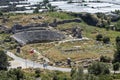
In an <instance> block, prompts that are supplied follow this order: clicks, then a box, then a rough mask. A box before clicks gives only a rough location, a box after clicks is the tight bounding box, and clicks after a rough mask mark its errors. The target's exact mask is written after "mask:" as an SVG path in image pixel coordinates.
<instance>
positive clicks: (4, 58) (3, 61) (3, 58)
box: [0, 50, 9, 70]
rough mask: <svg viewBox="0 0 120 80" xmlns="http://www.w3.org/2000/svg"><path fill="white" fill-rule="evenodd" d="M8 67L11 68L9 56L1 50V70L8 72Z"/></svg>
mask: <svg viewBox="0 0 120 80" xmlns="http://www.w3.org/2000/svg"><path fill="white" fill-rule="evenodd" d="M7 67H9V63H8V60H7V55H6V54H5V52H4V51H3V50H0V70H7Z"/></svg>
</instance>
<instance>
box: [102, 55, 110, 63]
mask: <svg viewBox="0 0 120 80" xmlns="http://www.w3.org/2000/svg"><path fill="white" fill-rule="evenodd" d="M110 61H111V58H110V57H107V56H100V62H110Z"/></svg>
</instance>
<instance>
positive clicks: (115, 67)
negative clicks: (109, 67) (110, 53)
mask: <svg viewBox="0 0 120 80" xmlns="http://www.w3.org/2000/svg"><path fill="white" fill-rule="evenodd" d="M119 68H120V64H119V62H116V63H114V64H113V70H114V73H115V71H118V70H119Z"/></svg>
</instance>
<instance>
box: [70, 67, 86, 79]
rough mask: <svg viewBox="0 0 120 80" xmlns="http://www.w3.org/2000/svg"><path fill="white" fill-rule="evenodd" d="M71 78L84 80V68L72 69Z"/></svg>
mask: <svg viewBox="0 0 120 80" xmlns="http://www.w3.org/2000/svg"><path fill="white" fill-rule="evenodd" d="M71 77H72V80H84V73H83V67H81V66H79V67H77V68H72V70H71Z"/></svg>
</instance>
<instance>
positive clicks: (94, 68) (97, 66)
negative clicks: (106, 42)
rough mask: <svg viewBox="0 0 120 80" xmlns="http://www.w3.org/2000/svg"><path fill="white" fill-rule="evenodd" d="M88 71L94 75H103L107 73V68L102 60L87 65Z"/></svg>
mask: <svg viewBox="0 0 120 80" xmlns="http://www.w3.org/2000/svg"><path fill="white" fill-rule="evenodd" d="M88 73H90V74H94V75H100V74H102V75H104V74H109V73H110V71H109V68H108V66H107V65H106V64H105V63H102V62H94V63H92V65H90V66H89V67H88Z"/></svg>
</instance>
